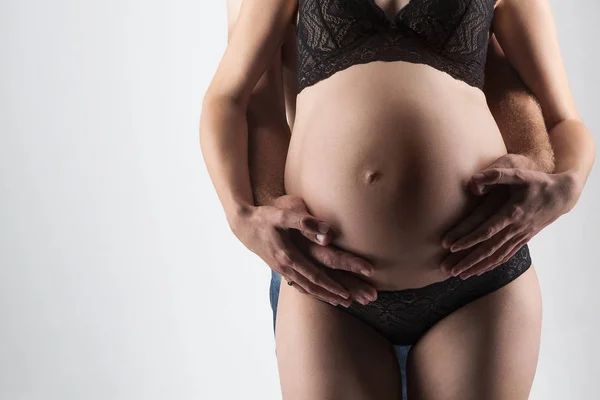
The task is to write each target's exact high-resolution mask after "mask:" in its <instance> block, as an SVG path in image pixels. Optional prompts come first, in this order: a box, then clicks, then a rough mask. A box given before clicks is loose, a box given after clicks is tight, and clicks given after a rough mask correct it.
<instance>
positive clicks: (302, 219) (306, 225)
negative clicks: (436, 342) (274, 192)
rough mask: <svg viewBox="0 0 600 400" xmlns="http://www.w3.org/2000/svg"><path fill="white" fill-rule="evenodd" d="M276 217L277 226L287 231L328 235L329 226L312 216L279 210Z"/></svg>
mask: <svg viewBox="0 0 600 400" xmlns="http://www.w3.org/2000/svg"><path fill="white" fill-rule="evenodd" d="M274 215H275V219H276V220H275V221H274V222H275V224H276V225H277V226H279V227H282V228H286V229H297V230H299V231H302V232H307V233H310V234H314V235H317V234H319V233H323V234H324V233H327V232H328V231H329V224H328V223H326V222H324V221H321V220H319V219H317V218H315V217H313V216H312V215H310V214H305V213H298V212H295V211H290V210H284V209H278V211H277V212H275V213H274Z"/></svg>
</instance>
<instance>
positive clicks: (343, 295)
mask: <svg viewBox="0 0 600 400" xmlns="http://www.w3.org/2000/svg"><path fill="white" fill-rule="evenodd" d="M338 294H339V295H340V296H342V297H343V298H345V299H349V298H350V293H348V292H346V293H344V292H339V293H338Z"/></svg>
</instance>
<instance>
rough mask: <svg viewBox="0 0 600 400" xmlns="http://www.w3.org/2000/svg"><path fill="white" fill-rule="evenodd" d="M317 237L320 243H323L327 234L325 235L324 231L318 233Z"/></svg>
mask: <svg viewBox="0 0 600 400" xmlns="http://www.w3.org/2000/svg"><path fill="white" fill-rule="evenodd" d="M316 238H317V240H318V241H319V242H320V243H323V242H324V241H325V235H323V234H322V233H317V236H316Z"/></svg>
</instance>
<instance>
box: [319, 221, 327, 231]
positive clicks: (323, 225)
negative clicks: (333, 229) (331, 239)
mask: <svg viewBox="0 0 600 400" xmlns="http://www.w3.org/2000/svg"><path fill="white" fill-rule="evenodd" d="M317 229H318V230H319V232H321V233H327V231H328V230H329V225H327V224H326V223H325V222H319V225H318V228H317Z"/></svg>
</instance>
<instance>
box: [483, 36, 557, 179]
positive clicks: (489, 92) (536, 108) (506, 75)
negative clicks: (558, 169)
mask: <svg viewBox="0 0 600 400" xmlns="http://www.w3.org/2000/svg"><path fill="white" fill-rule="evenodd" d="M485 76H486V80H485V86H484V93H485V96H486V99H487V102H488V106H489V108H490V111H491V112H492V115H493V116H494V119H495V120H496V123H497V124H498V128H499V129H500V132H501V134H502V138H503V139H504V143H505V144H506V148H507V150H508V152H509V153H513V154H521V155H524V156H527V157H528V158H529V159H531V160H532V168H533V169H536V170H539V171H543V172H546V173H551V172H553V171H554V168H555V167H554V158H555V156H556V155H555V154H554V152H553V150H552V145H551V143H550V137H549V136H548V132H547V130H546V125H545V123H544V117H543V114H542V110H541V107H540V105H539V103H538V102H537V100H536V98H535V97H534V96H533V95H532V94H531V92H530V91H529V90H528V88H527V87H526V86H525V84H524V83H523V81H522V80H521V78H519V75H518V74H517V72H516V71H515V70H514V69H513V68H512V66H511V65H510V63H509V62H508V60H507V59H506V57H505V56H504V53H503V52H502V49H501V47H500V45H499V44H498V42H497V41H496V39H495V38H494V37H492V39H491V40H490V46H489V48H488V57H487V64H486V70H485Z"/></svg>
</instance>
